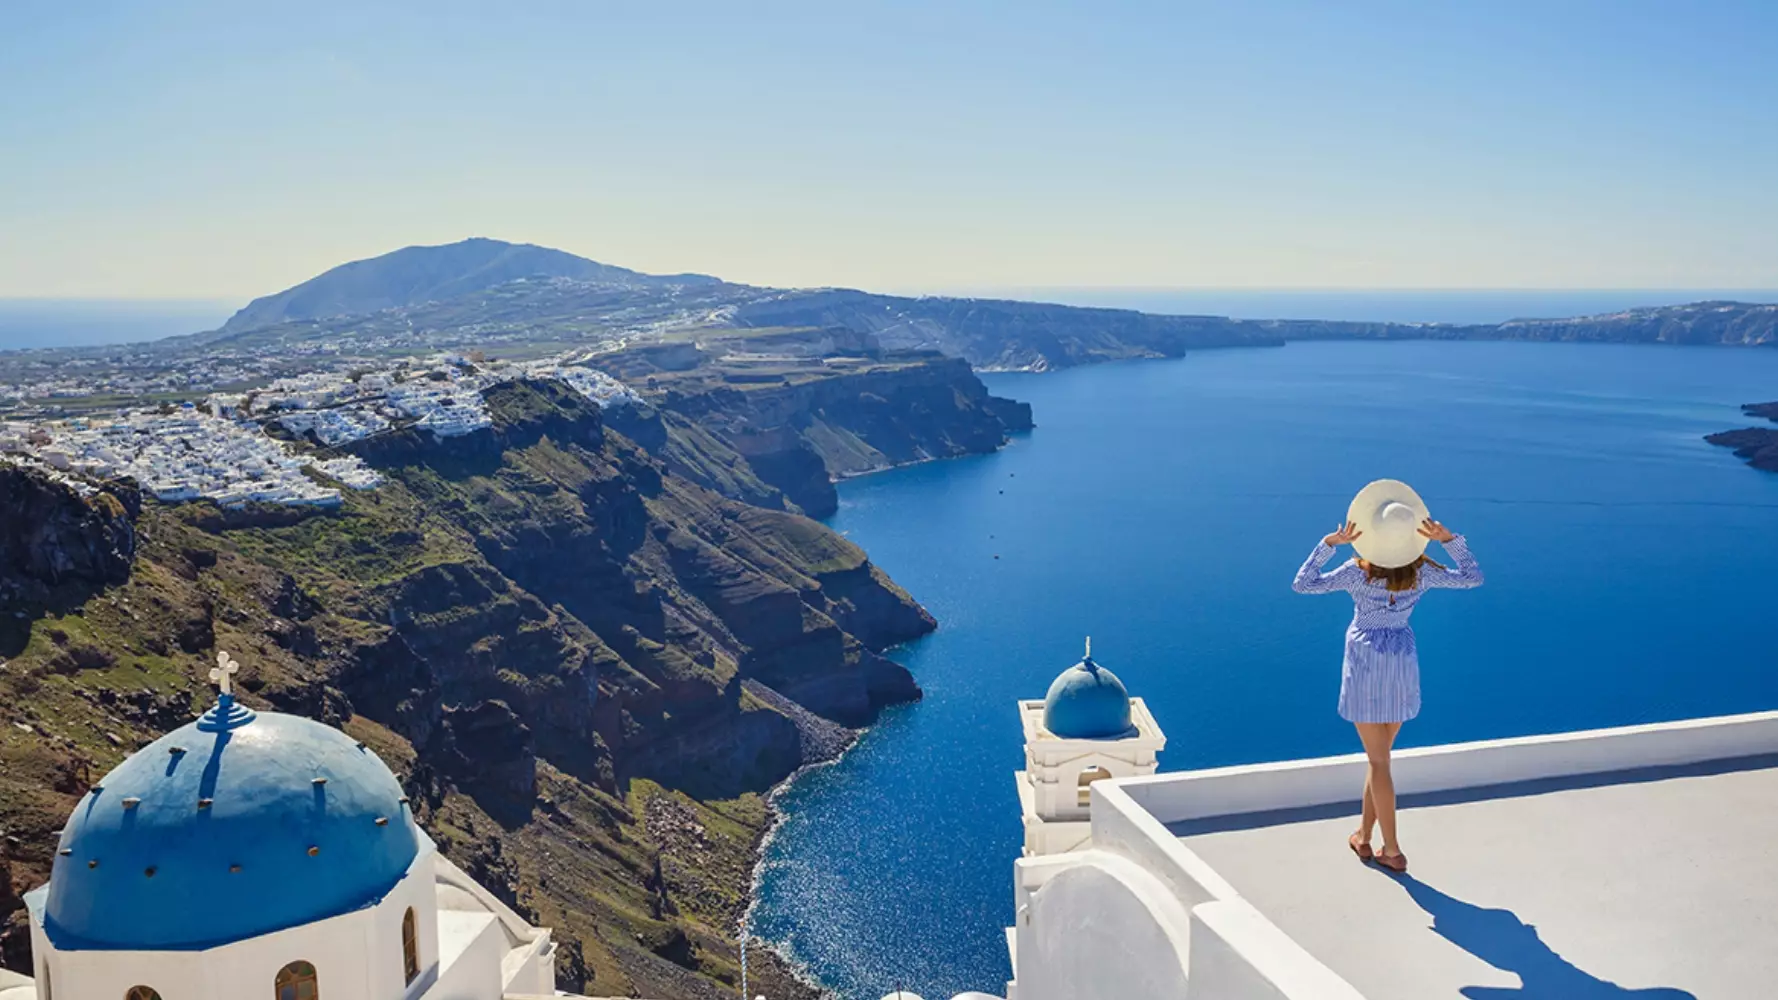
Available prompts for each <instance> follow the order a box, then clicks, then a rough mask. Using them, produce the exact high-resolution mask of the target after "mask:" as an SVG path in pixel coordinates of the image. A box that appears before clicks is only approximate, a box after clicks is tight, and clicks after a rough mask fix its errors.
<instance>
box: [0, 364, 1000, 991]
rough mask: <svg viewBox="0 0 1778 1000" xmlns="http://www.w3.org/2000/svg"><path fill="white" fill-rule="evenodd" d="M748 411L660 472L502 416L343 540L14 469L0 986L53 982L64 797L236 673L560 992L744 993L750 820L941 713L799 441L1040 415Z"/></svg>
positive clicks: (332, 516)
mask: <svg viewBox="0 0 1778 1000" xmlns="http://www.w3.org/2000/svg"><path fill="white" fill-rule="evenodd" d="M849 378H851V379H853V381H851V382H850V383H848V382H847V379H849ZM793 383H795V384H793ZM740 384H741V385H743V386H745V387H746V388H738V389H737V388H733V385H734V384H733V383H722V382H721V379H720V378H718V380H717V383H715V384H711V385H707V386H704V387H703V389H701V390H698V391H693V390H692V388H691V387H690V386H689V384H687V385H681V386H680V387H679V388H678V389H677V390H676V391H677V392H678V395H677V396H675V397H673V398H672V399H671V400H669V399H668V393H667V392H666V391H665V390H658V389H657V391H656V392H655V393H654V394H653V395H654V403H652V404H648V405H642V406H638V407H635V408H615V409H614V410H612V411H610V415H613V416H616V415H619V414H620V413H621V415H622V419H620V420H618V421H615V423H626V424H627V425H629V426H630V427H631V428H632V430H634V432H635V433H636V434H637V435H638V436H639V437H642V438H646V439H649V440H648V446H646V447H645V446H644V444H642V443H639V442H638V441H637V440H635V439H633V438H632V437H630V436H629V435H627V434H626V433H624V432H622V431H620V430H618V429H616V428H615V427H614V426H613V423H614V422H613V421H608V420H607V419H606V417H607V414H605V413H602V412H601V411H600V409H599V408H598V407H597V406H595V405H594V404H592V403H590V402H588V401H587V400H585V399H584V398H583V397H581V396H579V395H578V394H575V393H573V392H572V391H571V390H568V389H567V388H565V387H564V386H562V385H561V384H559V383H555V382H516V383H508V384H505V385H502V386H500V387H497V388H496V389H493V390H491V391H490V392H489V393H488V405H489V409H490V411H491V413H492V415H493V417H494V427H493V428H492V429H490V430H485V431H479V432H476V433H473V434H469V435H466V436H463V437H460V438H453V439H446V440H443V441H440V440H437V439H434V438H432V437H431V436H430V435H428V434H423V433H420V432H415V431H404V432H399V433H395V434H391V435H385V436H382V437H379V438H377V439H374V440H370V441H366V442H363V443H362V444H361V445H360V446H359V450H360V452H361V454H362V455H363V457H365V458H366V460H367V461H369V462H371V463H372V464H374V465H376V466H377V467H378V468H380V469H381V470H382V471H383V472H384V474H385V475H386V476H387V477H388V479H387V481H386V482H385V483H384V485H382V486H380V487H378V488H376V489H374V490H369V491H363V492H359V491H346V493H347V495H346V499H345V502H344V504H343V506H342V507H341V508H339V509H337V510H333V511H325V510H318V509H292V508H271V507H248V508H241V509H233V510H225V509H219V508H217V507H215V506H212V505H209V504H207V503H193V504H186V505H182V506H165V505H160V504H154V503H149V504H143V503H141V502H140V501H139V500H138V498H137V496H136V493H135V491H134V489H133V488H132V487H131V486H130V484H128V483H117V484H105V485H103V486H102V487H101V488H99V489H97V490H94V489H92V488H90V487H88V488H79V487H77V485H76V484H72V483H69V482H66V481H61V480H59V479H58V478H57V477H55V476H52V475H50V474H47V473H45V472H43V471H39V470H35V469H31V468H27V467H23V466H16V465H6V464H0V525H3V526H4V527H3V529H0V660H3V662H0V706H3V707H0V712H3V713H4V714H5V715H6V718H5V719H4V720H3V724H0V836H3V837H4V841H3V842H0V843H3V845H4V849H3V851H0V920H3V921H5V923H4V924H0V960H3V963H4V964H5V965H6V966H8V967H11V968H18V969H26V970H28V969H29V968H30V964H29V953H28V952H29V940H28V935H26V934H25V933H24V915H23V913H22V911H21V909H20V903H19V899H18V893H20V892H22V891H24V890H25V889H28V888H30V887H31V886H33V885H35V884H39V883H40V882H41V881H42V880H43V879H44V878H45V877H46V875H47V873H48V870H49V866H50V854H51V851H53V849H54V848H53V845H54V843H55V834H54V831H55V830H56V828H57V827H59V826H60V825H61V823H62V821H63V819H64V818H65V817H66V815H67V814H68V812H69V810H70V809H71V808H72V807H73V804H74V802H75V801H76V798H77V797H78V796H79V795H80V794H81V793H82V792H83V791H84V790H85V789H86V788H87V787H88V786H89V785H90V784H91V783H92V782H94V781H96V780H98V778H99V777H100V776H101V775H102V774H103V773H104V772H105V771H106V770H107V769H109V768H110V767H111V766H113V765H115V764H116V763H117V762H118V761H119V760H121V759H122V757H123V756H125V755H126V754H127V753H128V752H130V751H131V750H132V749H134V748H135V747H137V746H139V745H141V744H143V743H145V742H147V741H148V740H150V739H152V738H153V737H154V736H155V735H157V734H158V733H160V732H163V731H165V730H167V729H169V728H172V727H174V726H177V725H179V724H180V723H182V722H184V721H186V720H187V719H189V718H190V717H191V716H192V715H193V714H194V713H195V712H197V711H199V710H201V709H202V708H203V707H205V705H207V703H208V701H209V699H210V698H211V692H210V691H209V690H208V689H207V688H206V687H205V686H204V685H203V684H202V683H201V680H200V679H201V678H202V677H203V670H204V666H205V664H206V662H207V661H208V660H209V659H210V658H211V657H213V656H214V653H215V651H216V650H218V649H227V650H230V651H232V652H233V653H235V654H236V656H237V657H238V658H239V659H240V660H241V662H242V663H243V671H242V676H241V679H240V684H241V686H242V688H243V689H244V691H245V694H244V698H245V700H246V701H248V702H249V703H250V704H259V705H261V706H270V707H274V708H277V709H280V710H283V711H288V712H295V713H300V714H304V715H307V716H310V717H314V718H318V719H321V720H323V721H325V722H328V723H331V724H335V725H339V726H341V727H343V728H344V729H345V730H346V731H347V732H349V733H352V734H353V735H355V736H356V737H357V738H359V739H362V740H364V741H365V742H366V743H367V744H369V745H370V746H371V747H373V748H374V749H375V750H376V751H377V752H378V753H379V754H381V755H382V756H383V757H384V759H385V760H387V761H388V762H389V763H390V765H391V766H392V767H393V768H395V770H396V771H397V773H398V774H401V775H402V776H403V778H404V781H405V782H406V784H407V786H408V790H409V793H410V795H411V796H412V797H413V800H414V802H415V803H416V810H417V814H418V816H419V818H420V819H421V822H422V823H423V825H424V826H425V827H426V829H427V830H428V831H429V832H430V833H431V834H432V836H433V837H434V838H435V839H436V840H437V841H438V842H439V844H440V846H441V848H442V849H443V850H444V851H445V852H446V853H447V854H448V855H449V856H451V857H452V858H453V859H455V860H456V861H457V862H458V863H459V864H462V865H463V866H464V867H465V868H466V869H467V870H468V871H470V872H471V874H473V875H474V876H475V877H476V878H477V879H478V880H480V881H482V882H484V883H485V884H487V885H489V886H490V887H491V888H493V889H494V890H495V891H496V892H497V893H500V894H501V895H503V896H504V897H505V898H506V899H507V900H508V902H510V903H512V904H513V905H515V906H516V907H518V908H519V909H520V910H521V911H522V912H524V913H526V914H528V915H529V916H531V917H533V918H534V919H536V920H538V921H539V922H542V923H545V924H548V925H552V926H554V927H555V928H557V934H558V937H559V940H561V941H562V943H563V946H562V949H561V953H560V954H561V959H560V967H559V972H560V975H561V982H562V983H563V984H564V986H565V987H567V988H571V989H584V990H589V991H591V992H593V993H596V994H600V995H608V994H628V995H636V994H642V995H648V996H658V997H666V998H678V997H686V998H703V997H717V996H727V995H730V994H732V991H733V984H734V983H735V982H736V979H737V972H738V955H737V953H736V949H735V943H734V940H733V931H734V928H735V921H736V919H737V918H738V916H739V914H740V913H741V911H742V908H743V907H744V906H745V904H746V891H747V886H748V883H749V877H750V872H751V863H752V852H753V850H754V848H755V846H756V844H757V841H758V838H759V836H760V835H761V833H762V832H763V830H764V828H765V826H766V823H767V821H768V808H767V805H766V802H765V799H764V797H763V795H762V794H761V793H763V792H764V791H766V790H767V789H768V788H769V787H770V786H771V785H772V784H773V783H775V782H777V781H779V780H781V779H783V778H784V777H785V776H787V775H788V774H790V773H791V772H792V771H794V770H795V769H796V768H797V767H799V766H801V765H802V764H804V763H806V762H809V761H812V760H817V759H821V758H824V757H827V756H831V755H832V754H833V753H835V752H837V750H838V749H839V748H841V747H843V746H844V745H845V743H846V741H847V740H848V739H849V738H850V734H851V732H852V730H851V728H850V727H856V726H860V725H864V724H867V723H869V722H870V721H871V720H873V719H874V718H875V716H876V714H877V713H878V712H879V711H880V710H881V709H882V708H883V707H884V706H886V705H891V704H894V703H897V702H903V701H908V700H911V699H915V698H918V697H919V689H918V687H917V686H916V685H915V684H914V682H913V679H912V678H911V677H910V676H909V675H908V673H907V671H906V670H905V669H903V668H902V667H901V666H899V665H898V664H896V663H894V662H893V661H891V660H889V659H887V658H885V657H884V656H883V655H882V652H883V650H884V649H886V648H887V647H889V646H891V645H894V644H896V643H899V642H903V641H906V640H908V639H911V638H914V637H917V636H919V635H922V634H924V633H925V632H927V631H929V630H931V629H932V628H933V627H934V622H933V620H932V619H931V617H930V616H928V615H927V614H926V612H925V611H924V610H922V609H921V608H920V607H919V605H918V604H916V603H915V602H914V601H913V600H912V599H911V598H910V597H909V596H908V595H907V594H906V593H905V592H903V591H902V590H901V589H900V588H898V587H897V586H896V585H895V584H894V583H893V582H892V581H890V580H889V579H888V577H887V576H885V575H884V574H883V573H882V571H881V570H879V569H878V568H877V567H875V566H874V565H872V564H871V563H870V561H869V560H868V559H867V558H866V557H865V554H864V553H863V552H862V551H860V550H859V549H858V548H857V547H856V546H854V545H852V544H851V543H850V542H847V541H846V540H845V539H843V538H841V537H840V536H838V535H836V534H835V533H833V532H832V531H830V530H828V529H827V528H825V527H824V526H822V525H821V524H819V523H817V522H815V521H812V520H809V519H808V518H807V517H805V516H804V515H803V514H802V513H800V512H799V509H810V510H817V511H820V510H826V509H831V503H832V501H831V496H832V493H831V486H830V485H828V486H826V489H825V490H823V489H822V486H823V485H826V482H827V475H828V473H827V471H826V470H827V465H826V461H825V459H824V458H823V457H822V454H821V452H820V451H818V450H817V449H815V448H814V447H812V446H810V445H809V444H808V443H807V442H808V436H809V435H811V434H813V436H814V437H817V438H820V439H821V440H828V439H829V437H831V436H833V435H838V436H841V437H844V438H845V439H846V440H855V441H857V442H869V448H870V449H871V451H872V454H875V455H880V456H883V457H884V459H885V460H887V461H902V460H916V459H918V458H923V457H938V456H940V455H946V454H956V453H961V452H963V451H970V450H989V449H992V448H994V447H998V446H999V444H1000V443H1002V442H1003V441H1004V440H1005V431H1006V425H1005V424H1004V423H1003V422H1001V420H1000V419H999V418H998V417H996V416H994V415H993V414H995V413H1004V414H1009V415H1011V416H1014V417H1017V416H1019V415H1020V414H1021V411H1020V410H1019V409H1018V408H1017V407H1016V406H1015V405H1014V404H1010V403H1008V402H1006V401H995V402H993V403H988V402H986V400H987V399H988V397H987V395H986V393H985V391H983V390H982V389H981V384H980V382H979V381H978V380H976V379H975V378H974V376H973V375H971V374H970V373H969V372H968V371H967V369H966V368H962V367H960V366H954V365H953V363H952V362H949V361H946V360H944V359H931V358H903V359H889V360H888V361H887V362H885V361H883V359H880V358H879V359H877V360H873V361H871V362H870V364H869V365H867V366H865V367H864V368H862V369H861V370H860V371H857V372H854V373H851V374H847V373H836V374H832V375H830V376H828V377H824V378H819V379H817V378H813V377H812V376H811V377H808V378H800V377H799V378H797V379H790V380H787V381H781V382H777V383H773V382H769V381H768V382H763V383H762V382H751V383H749V382H743V383H740ZM724 386H727V388H724ZM762 387H763V394H756V393H758V392H760V390H761V388H762ZM731 391H732V392H734V393H737V394H738V398H737V397H734V396H730V395H728V393H729V392H731ZM1023 416H1024V419H1025V421H1026V423H1028V419H1029V418H1028V411H1023ZM1014 422H1015V423H1016V422H1017V421H1016V420H1015V421H1014ZM816 427H822V428H827V429H828V431H831V432H832V435H829V433H828V431H822V432H812V431H811V429H812V428H816ZM842 432H843V434H842ZM898 435H899V437H898ZM765 437H771V438H773V439H774V440H776V441H778V442H779V444H781V445H783V447H777V448H773V447H767V446H761V445H760V444H759V440H758V439H761V438H765ZM737 443H738V444H740V445H741V446H742V447H743V448H745V449H747V450H748V451H749V452H750V453H751V454H752V455H753V456H754V457H755V458H758V459H760V464H761V466H763V467H765V468H767V469H773V470H776V471H775V472H774V473H773V474H771V475H762V474H761V473H760V472H759V471H756V470H755V468H754V467H753V464H752V461H751V460H750V459H749V458H748V457H747V455H746V454H743V452H742V451H739V450H737V449H736V444H737ZM841 450H845V449H841ZM833 453H835V454H837V453H838V452H833ZM847 454H851V452H850V451H847ZM797 463H802V466H803V467H801V468H795V471H794V474H792V473H791V472H789V471H786V470H790V469H792V468H793V467H795V466H796V465H797ZM859 467H862V460H861V465H860V466H859ZM719 468H720V469H721V470H722V475H721V476H720V477H718V476H716V475H715V474H714V470H716V469H719ZM835 471H838V472H847V471H855V467H854V466H851V465H848V466H846V467H844V468H841V469H838V470H835ZM778 482H782V483H784V484H786V485H788V486H790V487H791V488H790V489H785V488H784V487H782V486H778V485H773V484H774V483H778ZM724 493H727V494H729V495H727V496H725V495H724ZM737 496H739V497H745V498H747V499H750V500H753V501H755V502H753V503H748V502H743V501H742V500H739V499H734V498H733V497H737ZM753 962H754V974H755V975H754V982H755V983H756V984H758V985H760V986H762V987H763V988H766V989H768V990H770V991H771V992H772V995H774V996H799V995H806V988H804V987H801V986H800V985H798V984H795V983H793V982H791V981H790V980H789V978H788V977H787V976H786V975H785V974H784V973H783V972H782V970H780V969H777V968H775V967H774V964H773V962H772V960H771V959H770V956H769V955H768V954H767V953H764V952H759V953H756V954H754V956H753Z"/></svg>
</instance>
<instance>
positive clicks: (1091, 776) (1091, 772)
mask: <svg viewBox="0 0 1778 1000" xmlns="http://www.w3.org/2000/svg"><path fill="white" fill-rule="evenodd" d="M1109 777H1111V772H1110V771H1109V770H1107V769H1105V768H1103V767H1099V766H1097V765H1094V766H1093V767H1089V768H1087V769H1086V770H1084V771H1082V772H1080V780H1079V785H1080V804H1081V805H1083V806H1084V805H1086V804H1087V803H1089V802H1091V801H1092V792H1091V791H1090V790H1088V788H1087V786H1088V785H1091V784H1092V783H1093V782H1095V781H1103V780H1104V779H1106V778H1109Z"/></svg>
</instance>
